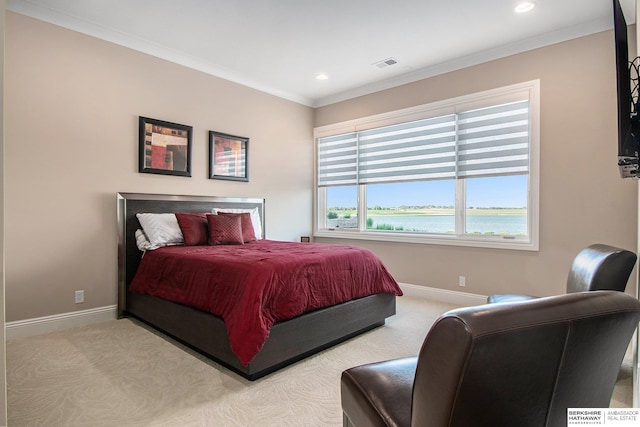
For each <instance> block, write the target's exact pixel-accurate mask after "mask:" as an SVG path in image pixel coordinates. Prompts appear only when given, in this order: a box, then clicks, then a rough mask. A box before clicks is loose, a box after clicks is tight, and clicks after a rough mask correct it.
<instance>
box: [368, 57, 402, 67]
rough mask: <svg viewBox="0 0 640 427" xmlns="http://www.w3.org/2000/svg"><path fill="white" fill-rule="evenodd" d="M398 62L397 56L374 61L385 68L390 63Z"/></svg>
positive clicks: (376, 64) (377, 65)
mask: <svg viewBox="0 0 640 427" xmlns="http://www.w3.org/2000/svg"><path fill="white" fill-rule="evenodd" d="M397 63H398V61H396V59H395V58H387V59H383V60H382V61H378V62H374V63H373V65H375V66H376V67H378V68H385V67H388V66H390V65H395V64H397Z"/></svg>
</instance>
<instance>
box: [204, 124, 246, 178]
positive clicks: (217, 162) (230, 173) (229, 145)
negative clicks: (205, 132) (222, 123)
mask: <svg viewBox="0 0 640 427" xmlns="http://www.w3.org/2000/svg"><path fill="white" fill-rule="evenodd" d="M209 179H227V180H231V181H245V182H249V138H245V137H242V136H235V135H228V134H226V133H221V132H214V131H209Z"/></svg>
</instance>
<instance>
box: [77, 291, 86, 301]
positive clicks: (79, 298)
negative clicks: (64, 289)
mask: <svg viewBox="0 0 640 427" xmlns="http://www.w3.org/2000/svg"><path fill="white" fill-rule="evenodd" d="M83 302H84V291H76V304H80V303H83Z"/></svg>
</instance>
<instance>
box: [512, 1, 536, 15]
mask: <svg viewBox="0 0 640 427" xmlns="http://www.w3.org/2000/svg"><path fill="white" fill-rule="evenodd" d="M534 7H536V4H535V3H534V2H532V1H525V2H522V3H520V4H519V5H517V6H516V9H515V11H516V13H526V12H529V11H530V10H531V9H533V8H534Z"/></svg>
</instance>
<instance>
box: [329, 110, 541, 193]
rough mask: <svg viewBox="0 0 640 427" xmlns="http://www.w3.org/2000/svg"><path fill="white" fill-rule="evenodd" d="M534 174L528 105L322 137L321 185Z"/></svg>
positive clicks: (462, 113) (466, 112)
mask: <svg viewBox="0 0 640 427" xmlns="http://www.w3.org/2000/svg"><path fill="white" fill-rule="evenodd" d="M528 171H529V101H528V100H524V101H518V102H512V103H507V104H501V105H497V106H492V107H488V108H481V109H475V110H470V111H463V112H460V113H457V114H450V115H444V116H439V117H434V118H429V119H423V120H417V121H412V122H405V123H400V124H395V125H391V126H384V127H379V128H373V129H368V130H363V131H358V132H351V133H346V134H341V135H334V136H329V137H323V138H318V186H328V185H356V184H367V183H379V182H397V181H419V180H432V179H452V178H456V177H457V178H466V177H474V176H496V175H510V174H523V173H528Z"/></svg>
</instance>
